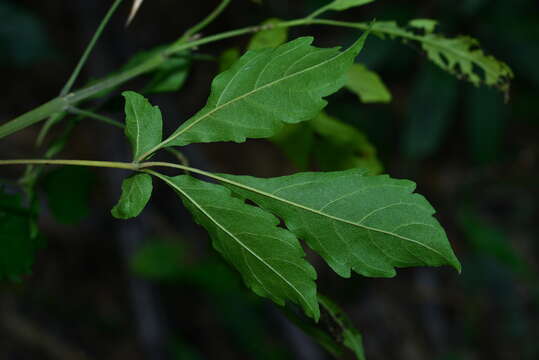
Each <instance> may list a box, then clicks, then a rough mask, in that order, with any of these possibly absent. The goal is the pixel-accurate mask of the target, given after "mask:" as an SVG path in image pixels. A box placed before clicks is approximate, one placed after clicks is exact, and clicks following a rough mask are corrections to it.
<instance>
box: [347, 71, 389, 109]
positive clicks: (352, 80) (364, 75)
mask: <svg viewBox="0 0 539 360" xmlns="http://www.w3.org/2000/svg"><path fill="white" fill-rule="evenodd" d="M346 88H347V89H348V90H350V91H352V92H353V93H355V94H356V95H357V96H358V97H359V99H360V100H361V102H364V103H388V102H390V101H391V93H390V92H389V90H388V89H387V87H386V85H385V84H384V83H383V81H382V79H380V76H378V74H377V73H375V72H374V71H371V70H369V69H367V68H366V67H365V66H364V65H361V64H354V65H352V67H351V68H350V71H349V72H348V81H347V82H346Z"/></svg>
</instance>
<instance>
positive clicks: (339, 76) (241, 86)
mask: <svg viewBox="0 0 539 360" xmlns="http://www.w3.org/2000/svg"><path fill="white" fill-rule="evenodd" d="M366 36H367V33H364V34H363V36H361V38H360V39H359V40H358V41H356V42H355V43H354V44H353V45H352V46H351V47H350V48H348V49H347V50H345V51H342V52H341V51H339V49H337V48H332V49H321V48H316V47H314V46H311V43H312V41H313V38H312V37H301V38H298V39H296V40H294V41H291V42H288V43H286V44H284V45H281V46H279V47H277V48H275V49H271V48H270V49H262V50H253V51H248V52H247V53H246V54H245V55H243V56H242V57H241V58H240V60H239V61H238V62H236V64H234V65H233V66H232V67H231V68H230V69H229V70H227V71H225V72H223V73H221V74H220V75H218V76H217V77H216V78H215V79H214V81H213V83H212V91H211V95H210V97H209V99H208V103H207V104H206V106H205V107H204V108H203V109H202V110H200V111H199V112H198V113H197V114H196V115H195V116H193V117H192V118H191V119H189V120H188V121H186V122H185V123H184V124H182V125H181V126H180V127H179V128H178V129H177V130H176V132H175V133H174V134H173V135H172V136H171V137H169V138H168V139H167V140H166V141H164V143H163V146H165V145H168V146H175V145H177V146H183V145H187V144H191V143H195V142H214V141H235V142H243V141H245V140H246V138H248V137H249V138H265V137H270V136H272V135H274V134H275V133H276V132H277V131H279V130H280V129H281V128H282V126H283V124H284V123H298V122H300V121H306V120H310V119H312V118H313V117H315V116H316V115H317V114H318V113H319V112H320V110H322V108H324V107H325V106H326V104H327V102H326V101H325V100H324V99H323V97H325V96H328V95H330V94H332V93H334V92H336V91H337V90H339V89H340V88H341V87H342V86H343V85H344V84H345V82H346V73H347V71H348V69H349V67H350V66H351V65H352V63H353V61H354V59H355V57H356V56H357V54H358V53H359V52H360V51H361V49H362V47H363V44H364V42H365V38H366Z"/></svg>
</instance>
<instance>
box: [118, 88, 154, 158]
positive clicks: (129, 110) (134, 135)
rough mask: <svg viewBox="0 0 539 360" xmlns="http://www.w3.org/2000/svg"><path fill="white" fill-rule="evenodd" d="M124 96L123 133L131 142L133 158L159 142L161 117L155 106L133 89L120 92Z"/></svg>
mask: <svg viewBox="0 0 539 360" xmlns="http://www.w3.org/2000/svg"><path fill="white" fill-rule="evenodd" d="M122 95H123V96H124V98H125V116H126V117H125V135H126V136H127V138H128V139H129V142H130V143H131V147H132V149H133V158H134V159H138V158H139V157H140V156H141V155H142V154H144V153H146V152H147V151H149V150H151V149H152V148H154V147H155V146H156V145H158V144H159V143H160V142H161V137H162V131H163V119H162V117H161V111H160V110H159V108H158V107H157V106H152V105H151V104H150V102H149V101H148V100H147V99H146V98H145V97H144V96H142V95H140V94H137V93H136V92H134V91H125V92H124V93H122Z"/></svg>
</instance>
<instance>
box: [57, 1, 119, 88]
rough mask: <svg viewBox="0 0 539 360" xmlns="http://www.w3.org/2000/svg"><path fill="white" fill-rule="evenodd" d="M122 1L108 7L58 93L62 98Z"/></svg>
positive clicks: (71, 85)
mask: <svg viewBox="0 0 539 360" xmlns="http://www.w3.org/2000/svg"><path fill="white" fill-rule="evenodd" d="M122 1H123V0H116V1H114V3H113V4H112V6H111V7H110V9H109V11H108V12H107V14H106V15H105V17H104V18H103V20H101V23H100V24H99V26H98V28H97V30H96V31H95V33H94V35H93V36H92V39H91V40H90V42H89V43H88V46H87V47H86V49H85V50H84V53H83V54H82V56H81V58H80V60H79V62H78V63H77V66H76V67H75V69H74V70H73V73H72V74H71V76H70V77H69V79H68V80H67V82H66V84H65V85H64V87H63V89H62V91H61V92H60V96H64V95H66V94H67V93H68V92H69V91H71V88H72V87H73V84H74V83H75V81H76V80H77V78H78V77H79V74H80V72H81V70H82V68H83V66H84V64H86V61H87V60H88V57H89V56H90V54H91V53H92V50H93V49H94V47H95V44H96V43H97V41H98V40H99V38H100V37H101V34H102V33H103V30H105V27H106V26H107V24H108V23H109V21H110V18H111V17H112V15H114V13H115V12H116V9H118V6H120V4H121V3H122Z"/></svg>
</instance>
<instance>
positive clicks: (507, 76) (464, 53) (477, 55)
mask: <svg viewBox="0 0 539 360" xmlns="http://www.w3.org/2000/svg"><path fill="white" fill-rule="evenodd" d="M436 25H437V22H436V21H434V20H430V19H415V20H412V21H410V22H409V23H408V27H407V28H403V27H400V26H399V25H398V24H397V23H396V22H395V21H380V22H376V23H375V24H373V25H372V32H373V33H374V34H377V35H379V36H381V37H385V36H389V37H391V38H401V39H402V40H403V41H404V42H409V41H417V42H419V43H420V44H421V47H422V48H423V50H424V51H425V52H426V54H427V56H428V58H429V59H430V60H431V61H432V62H434V63H435V64H436V65H438V66H439V67H441V68H442V69H444V70H446V71H448V72H450V73H451V74H453V75H456V76H457V77H459V78H462V79H465V80H467V81H469V82H471V83H472V84H474V85H480V84H486V85H488V86H494V87H497V88H499V89H500V90H501V91H504V92H507V91H508V90H509V85H510V81H511V79H512V78H513V77H514V74H513V71H512V70H511V68H510V67H509V66H508V65H507V64H505V63H504V62H502V61H499V60H497V59H496V58H494V57H493V56H490V55H486V54H485V52H484V51H483V50H482V49H481V48H480V44H479V41H477V40H476V39H474V38H471V37H469V36H457V37H454V38H448V37H445V36H443V35H441V34H438V33H436V32H435V28H436Z"/></svg>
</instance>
